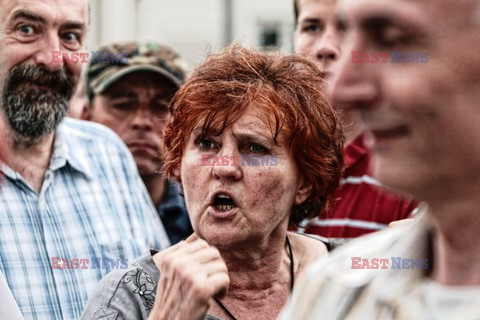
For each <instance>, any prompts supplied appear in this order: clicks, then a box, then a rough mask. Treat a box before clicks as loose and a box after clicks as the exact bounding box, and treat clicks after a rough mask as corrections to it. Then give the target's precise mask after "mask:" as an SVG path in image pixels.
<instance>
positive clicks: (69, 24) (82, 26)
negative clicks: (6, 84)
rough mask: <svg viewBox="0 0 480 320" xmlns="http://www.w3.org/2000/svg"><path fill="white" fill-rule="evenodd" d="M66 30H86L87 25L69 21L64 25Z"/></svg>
mask: <svg viewBox="0 0 480 320" xmlns="http://www.w3.org/2000/svg"><path fill="white" fill-rule="evenodd" d="M63 27H64V28H65V29H82V30H84V29H85V23H83V22H80V21H67V22H65V23H64V24H63Z"/></svg>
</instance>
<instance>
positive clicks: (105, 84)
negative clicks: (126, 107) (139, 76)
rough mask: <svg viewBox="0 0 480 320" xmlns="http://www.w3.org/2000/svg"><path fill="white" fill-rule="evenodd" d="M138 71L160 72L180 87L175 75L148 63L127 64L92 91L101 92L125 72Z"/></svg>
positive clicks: (125, 73) (124, 74)
mask: <svg viewBox="0 0 480 320" xmlns="http://www.w3.org/2000/svg"><path fill="white" fill-rule="evenodd" d="M139 71H149V72H154V73H157V74H160V75H162V76H163V77H164V78H166V79H167V80H169V81H170V82H172V84H173V85H175V86H177V87H180V85H181V84H182V83H181V82H180V81H179V80H178V79H177V78H176V77H174V76H173V75H172V74H171V73H170V72H168V71H166V70H165V69H162V68H158V67H155V66H152V65H148V64H139V65H133V66H128V67H125V68H122V69H121V70H120V71H119V72H117V73H116V74H115V75H113V76H112V77H110V78H108V80H106V81H105V82H103V83H102V84H101V85H99V86H97V87H96V88H94V89H93V92H94V93H95V94H99V93H102V92H103V91H105V89H107V88H108V87H109V86H110V85H112V84H113V83H114V82H116V81H118V80H119V79H120V78H123V77H124V76H126V75H127V74H131V73H133V72H139Z"/></svg>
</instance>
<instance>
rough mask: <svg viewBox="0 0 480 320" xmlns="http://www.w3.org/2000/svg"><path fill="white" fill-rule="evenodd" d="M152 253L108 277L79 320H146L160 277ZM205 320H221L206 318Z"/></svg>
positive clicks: (100, 284)
mask: <svg viewBox="0 0 480 320" xmlns="http://www.w3.org/2000/svg"><path fill="white" fill-rule="evenodd" d="M154 253H155V252H154V251H151V252H148V253H146V254H145V255H143V256H142V257H140V258H139V259H138V260H136V261H135V262H133V263H132V264H131V265H130V266H129V268H128V269H123V270H115V271H113V272H110V273H109V274H107V275H106V276H105V277H104V278H103V279H102V280H101V281H100V282H99V284H98V285H97V287H96V288H95V292H94V293H93V294H92V295H91V296H90V298H89V300H88V303H87V305H86V307H85V310H84V311H83V315H82V318H81V319H82V320H92V319H102V320H136V319H138V320H140V319H145V320H147V319H148V315H149V314H150V311H151V310H152V308H153V305H154V302H155V295H156V293H157V282H158V279H159V277H160V272H159V270H158V269H157V267H156V266H155V263H154V262H153V259H152V255H153V254H154ZM205 320H222V319H221V318H217V317H214V316H211V315H207V316H206V317H205Z"/></svg>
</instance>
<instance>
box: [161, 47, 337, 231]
mask: <svg viewBox="0 0 480 320" xmlns="http://www.w3.org/2000/svg"><path fill="white" fill-rule="evenodd" d="M249 107H254V108H259V109H261V110H262V112H264V114H266V115H267V116H268V119H269V122H270V126H271V128H272V137H273V139H274V141H275V143H278V137H279V134H280V133H282V134H284V136H285V146H286V147H287V149H288V150H289V152H290V154H291V156H292V159H293V160H294V162H295V166H296V168H297V170H298V172H299V173H300V174H301V175H302V177H303V179H304V181H305V183H306V184H309V185H311V186H312V191H311V194H310V195H309V197H308V198H307V199H306V200H305V202H304V203H303V204H301V205H299V206H294V209H293V212H292V214H291V216H290V221H289V222H290V224H298V223H299V222H301V221H302V220H303V219H305V218H312V217H315V216H316V215H318V214H319V213H320V211H321V210H323V209H325V207H326V205H327V203H328V199H329V198H330V197H331V195H332V194H333V192H334V191H335V190H336V189H337V187H338V185H339V181H340V177H341V174H342V168H343V156H342V149H343V135H342V130H341V127H340V125H339V120H338V118H337V114H336V112H335V110H334V109H333V108H332V106H331V105H330V104H329V102H328V101H327V98H326V96H325V84H324V77H323V73H322V72H321V71H320V70H319V69H318V67H317V66H316V65H315V64H314V63H313V62H311V61H310V60H309V59H308V58H305V57H302V56H295V55H288V56H285V55H280V54H266V53H259V52H255V51H251V50H248V49H245V48H243V47H241V46H239V45H232V46H230V47H228V48H227V49H226V50H225V51H223V52H222V53H219V54H213V55H210V56H209V57H208V58H207V60H206V61H205V62H204V63H203V64H202V65H200V66H199V67H198V68H197V69H196V70H195V71H194V72H193V73H192V75H191V76H190V77H189V78H188V79H187V81H186V83H185V84H184V85H183V86H182V87H181V88H180V89H179V91H177V93H176V94H175V96H174V97H173V100H172V110H173V111H172V120H171V122H170V123H169V125H168V126H167V127H166V129H165V163H164V171H165V173H166V174H167V176H168V177H169V178H174V179H176V180H178V181H179V182H180V183H181V181H180V177H179V176H175V174H174V172H175V169H176V168H179V167H180V163H181V160H182V156H183V152H184V148H185V145H186V143H187V141H188V139H189V137H190V135H191V133H192V131H193V129H194V128H195V126H196V125H197V124H198V123H199V122H200V121H203V120H204V126H203V134H204V135H205V136H208V135H209V134H214V135H218V134H220V133H221V132H223V131H224V130H225V129H227V128H229V127H231V126H232V125H233V124H234V123H235V121H237V120H238V119H239V118H240V117H241V116H242V115H243V114H244V113H245V111H246V110H247V108H249Z"/></svg>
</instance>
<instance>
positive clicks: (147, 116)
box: [132, 106, 156, 130]
mask: <svg viewBox="0 0 480 320" xmlns="http://www.w3.org/2000/svg"><path fill="white" fill-rule="evenodd" d="M155 120H156V118H155V115H154V114H152V112H150V109H149V108H146V107H144V106H139V107H138V108H137V109H136V111H135V114H134V115H133V120H132V127H133V129H141V130H152V129H153V122H154V121H155Z"/></svg>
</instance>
